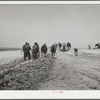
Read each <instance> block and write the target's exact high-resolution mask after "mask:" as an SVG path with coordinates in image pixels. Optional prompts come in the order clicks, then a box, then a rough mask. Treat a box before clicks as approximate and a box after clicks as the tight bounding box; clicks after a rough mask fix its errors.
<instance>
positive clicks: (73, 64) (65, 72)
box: [39, 51, 100, 90]
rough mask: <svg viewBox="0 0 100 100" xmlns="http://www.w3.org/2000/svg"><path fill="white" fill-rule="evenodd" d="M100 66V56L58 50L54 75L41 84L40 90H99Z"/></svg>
mask: <svg viewBox="0 0 100 100" xmlns="http://www.w3.org/2000/svg"><path fill="white" fill-rule="evenodd" d="M95 68H100V62H99V59H98V57H93V58H92V57H91V56H88V55H87V56H83V55H82V54H81V55H79V56H74V55H72V54H71V53H70V52H60V51H57V54H56V59H55V63H54V67H53V70H52V75H50V77H49V78H48V80H47V81H45V82H44V83H41V84H40V88H39V89H40V90H41V89H42V90H91V89H92V90H99V89H100V72H99V70H97V69H95Z"/></svg>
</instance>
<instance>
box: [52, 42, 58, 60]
mask: <svg viewBox="0 0 100 100" xmlns="http://www.w3.org/2000/svg"><path fill="white" fill-rule="evenodd" d="M56 48H57V47H56V45H55V44H53V45H52V46H51V54H52V58H54V56H55V53H56Z"/></svg>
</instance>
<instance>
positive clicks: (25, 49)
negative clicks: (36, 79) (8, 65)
mask: <svg viewBox="0 0 100 100" xmlns="http://www.w3.org/2000/svg"><path fill="white" fill-rule="evenodd" d="M30 50H31V47H30V45H29V43H27V42H26V43H25V45H23V53H24V60H26V57H28V58H29V59H31V56H30Z"/></svg>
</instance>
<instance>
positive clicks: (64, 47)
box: [63, 43, 66, 51]
mask: <svg viewBox="0 0 100 100" xmlns="http://www.w3.org/2000/svg"><path fill="white" fill-rule="evenodd" d="M63 51H66V44H65V43H63Z"/></svg>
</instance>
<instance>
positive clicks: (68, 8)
mask: <svg viewBox="0 0 100 100" xmlns="http://www.w3.org/2000/svg"><path fill="white" fill-rule="evenodd" d="M99 9H100V5H99V4H98V5H97V4H91V5H90V4H84V5H82V4H79V5H77V4H73V5H70V4H57V5H56V4H45V5H44V4H40V5H39V4H25V5H23V4H20V5H17V4H14V5H13V4H12V5H10V4H9V5H3V4H0V90H99V89H100V40H99V36H100V12H99Z"/></svg>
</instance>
